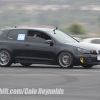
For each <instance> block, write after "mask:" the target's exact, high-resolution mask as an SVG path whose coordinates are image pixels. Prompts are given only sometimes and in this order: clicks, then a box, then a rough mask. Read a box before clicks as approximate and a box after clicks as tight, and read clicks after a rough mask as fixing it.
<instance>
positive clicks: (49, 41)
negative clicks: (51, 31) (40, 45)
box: [45, 40, 54, 44]
mask: <svg viewBox="0 0 100 100" xmlns="http://www.w3.org/2000/svg"><path fill="white" fill-rule="evenodd" d="M45 43H47V44H54V42H53V41H52V40H46V41H45Z"/></svg>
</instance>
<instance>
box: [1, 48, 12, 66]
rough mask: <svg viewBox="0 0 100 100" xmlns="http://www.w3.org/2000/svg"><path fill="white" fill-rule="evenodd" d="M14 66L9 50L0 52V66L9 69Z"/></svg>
mask: <svg viewBox="0 0 100 100" xmlns="http://www.w3.org/2000/svg"><path fill="white" fill-rule="evenodd" d="M11 64H12V57H11V54H10V53H9V52H8V51H7V50H1V51H0V66H1V67H9V66H10V65H11Z"/></svg>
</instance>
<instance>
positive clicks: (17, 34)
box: [8, 29, 26, 40]
mask: <svg viewBox="0 0 100 100" xmlns="http://www.w3.org/2000/svg"><path fill="white" fill-rule="evenodd" d="M25 34H26V31H25V30H18V29H14V30H11V31H10V32H9V33H8V38H9V39H12V40H25Z"/></svg>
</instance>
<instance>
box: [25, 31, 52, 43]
mask: <svg viewBox="0 0 100 100" xmlns="http://www.w3.org/2000/svg"><path fill="white" fill-rule="evenodd" d="M27 37H28V41H29V42H36V43H45V40H51V37H50V36H48V35H47V34H45V33H43V32H39V31H30V30H29V31H28V34H27Z"/></svg>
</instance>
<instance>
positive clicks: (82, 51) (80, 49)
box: [77, 48, 91, 53]
mask: <svg viewBox="0 0 100 100" xmlns="http://www.w3.org/2000/svg"><path fill="white" fill-rule="evenodd" d="M77 50H78V51H79V52H80V53H91V51H89V50H86V49H82V48H77Z"/></svg>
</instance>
